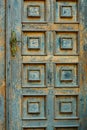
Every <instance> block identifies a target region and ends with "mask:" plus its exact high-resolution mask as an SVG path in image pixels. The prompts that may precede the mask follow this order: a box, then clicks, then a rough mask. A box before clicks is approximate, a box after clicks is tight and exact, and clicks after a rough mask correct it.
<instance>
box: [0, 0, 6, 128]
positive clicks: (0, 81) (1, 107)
mask: <svg viewBox="0 0 87 130" xmlns="http://www.w3.org/2000/svg"><path fill="white" fill-rule="evenodd" d="M5 87H6V86H5V0H3V1H2V0H1V1H0V130H2V129H3V130H5Z"/></svg>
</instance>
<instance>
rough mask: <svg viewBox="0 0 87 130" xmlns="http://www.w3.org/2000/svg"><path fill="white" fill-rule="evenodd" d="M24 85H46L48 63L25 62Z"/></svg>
mask: <svg viewBox="0 0 87 130" xmlns="http://www.w3.org/2000/svg"><path fill="white" fill-rule="evenodd" d="M31 58H32V57H31ZM26 60H27V59H26ZM22 86H23V87H30V88H31V87H46V65H45V64H44V63H43V64H41V63H27V64H26V63H25V64H23V72H22Z"/></svg>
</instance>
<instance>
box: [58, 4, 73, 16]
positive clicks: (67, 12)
mask: <svg viewBox="0 0 87 130" xmlns="http://www.w3.org/2000/svg"><path fill="white" fill-rule="evenodd" d="M60 17H72V6H61V7H60Z"/></svg>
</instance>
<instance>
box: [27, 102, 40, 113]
mask: <svg viewBox="0 0 87 130" xmlns="http://www.w3.org/2000/svg"><path fill="white" fill-rule="evenodd" d="M28 113H32V114H35V113H40V103H39V102H28Z"/></svg>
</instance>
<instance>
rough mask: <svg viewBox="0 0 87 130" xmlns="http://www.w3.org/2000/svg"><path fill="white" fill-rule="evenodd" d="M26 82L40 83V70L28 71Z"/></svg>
mask: <svg viewBox="0 0 87 130" xmlns="http://www.w3.org/2000/svg"><path fill="white" fill-rule="evenodd" d="M28 81H31V82H34V81H40V70H29V71H28Z"/></svg>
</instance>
